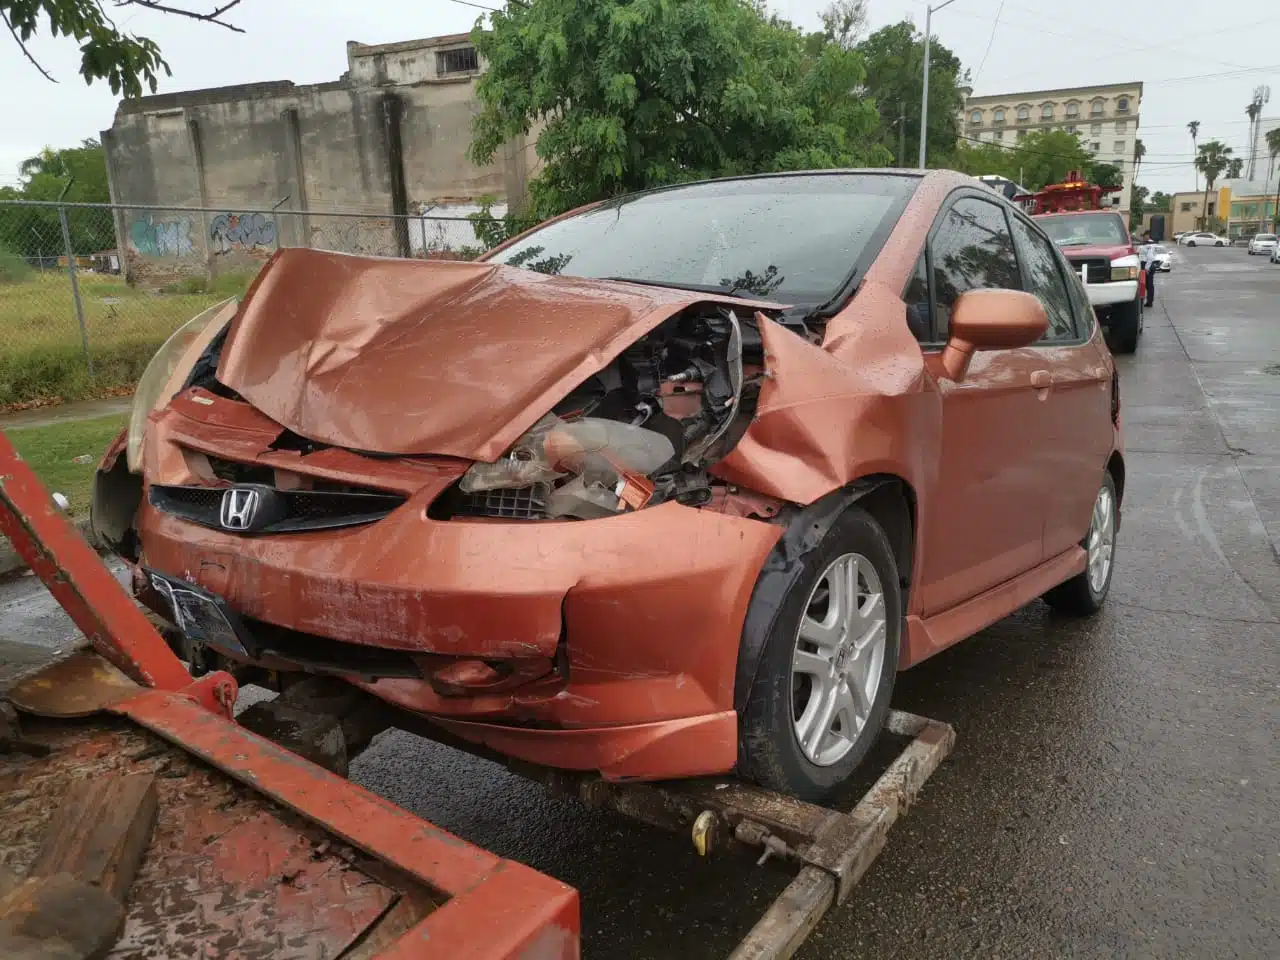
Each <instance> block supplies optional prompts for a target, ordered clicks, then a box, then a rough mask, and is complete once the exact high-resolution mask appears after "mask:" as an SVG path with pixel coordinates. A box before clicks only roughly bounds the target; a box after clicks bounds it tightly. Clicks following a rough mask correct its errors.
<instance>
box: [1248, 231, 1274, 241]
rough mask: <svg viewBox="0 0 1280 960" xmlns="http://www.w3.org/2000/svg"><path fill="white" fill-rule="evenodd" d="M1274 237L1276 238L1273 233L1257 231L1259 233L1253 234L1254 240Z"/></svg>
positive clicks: (1272, 238)
mask: <svg viewBox="0 0 1280 960" xmlns="http://www.w3.org/2000/svg"><path fill="white" fill-rule="evenodd" d="M1275 238H1276V235H1275V234H1274V233H1259V234H1255V235H1254V238H1253V239H1255V240H1274V239H1275Z"/></svg>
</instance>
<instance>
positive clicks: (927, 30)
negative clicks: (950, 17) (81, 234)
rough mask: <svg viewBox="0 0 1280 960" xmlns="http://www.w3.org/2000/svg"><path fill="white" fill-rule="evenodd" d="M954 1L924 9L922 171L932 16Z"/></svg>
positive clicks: (926, 138)
mask: <svg viewBox="0 0 1280 960" xmlns="http://www.w3.org/2000/svg"><path fill="white" fill-rule="evenodd" d="M955 2H956V0H945V2H943V3H940V4H938V5H937V6H936V7H928V6H927V7H925V8H924V84H923V86H922V88H921V93H920V164H919V166H920V169H921V170H923V169H924V150H925V145H926V143H927V141H928V135H929V41H930V39H931V34H932V30H933V14H934V12H935V11H937V10H941V9H942V8H943V7H946V6H950V5H951V4H953V3H955Z"/></svg>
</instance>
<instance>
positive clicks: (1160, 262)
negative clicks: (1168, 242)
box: [1156, 245, 1173, 273]
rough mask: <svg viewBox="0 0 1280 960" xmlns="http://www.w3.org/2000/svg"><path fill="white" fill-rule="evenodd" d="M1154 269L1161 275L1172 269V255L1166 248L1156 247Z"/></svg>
mask: <svg viewBox="0 0 1280 960" xmlns="http://www.w3.org/2000/svg"><path fill="white" fill-rule="evenodd" d="M1156 269H1157V270H1159V271H1161V272H1162V273H1168V272H1169V271H1170V270H1172V269H1173V254H1172V253H1170V252H1169V248H1168V247H1166V246H1161V245H1157V246H1156Z"/></svg>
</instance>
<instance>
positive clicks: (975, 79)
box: [973, 0, 1004, 84]
mask: <svg viewBox="0 0 1280 960" xmlns="http://www.w3.org/2000/svg"><path fill="white" fill-rule="evenodd" d="M1002 13H1004V0H1000V7H999V8H998V9H997V10H996V18H995V20H994V21H993V22H992V24H991V36H989V37H987V49H986V51H985V52H984V53H983V54H982V62H981V63H979V64H978V72H977V73H976V74H974V76H973V82H974V83H975V84H976V83H977V82H978V79H979V78H980V77H981V76H982V68H983V67H985V66H986V65H987V57H989V56H991V45H992V44H993V43H995V42H996V28H997V27H999V26H1000V14H1002Z"/></svg>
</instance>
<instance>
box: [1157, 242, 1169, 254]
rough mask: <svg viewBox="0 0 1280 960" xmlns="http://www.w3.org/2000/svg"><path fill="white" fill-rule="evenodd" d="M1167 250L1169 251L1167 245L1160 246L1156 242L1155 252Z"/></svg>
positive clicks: (1165, 251)
mask: <svg viewBox="0 0 1280 960" xmlns="http://www.w3.org/2000/svg"><path fill="white" fill-rule="evenodd" d="M1168 252H1169V248H1168V247H1162V246H1160V244H1158V243H1157V244H1156V253H1157V254H1161V253H1168Z"/></svg>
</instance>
